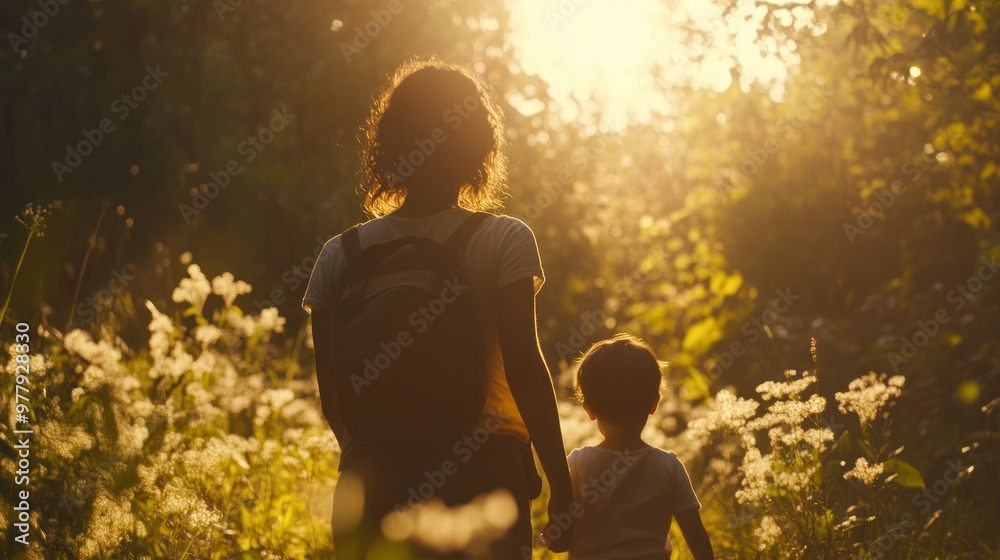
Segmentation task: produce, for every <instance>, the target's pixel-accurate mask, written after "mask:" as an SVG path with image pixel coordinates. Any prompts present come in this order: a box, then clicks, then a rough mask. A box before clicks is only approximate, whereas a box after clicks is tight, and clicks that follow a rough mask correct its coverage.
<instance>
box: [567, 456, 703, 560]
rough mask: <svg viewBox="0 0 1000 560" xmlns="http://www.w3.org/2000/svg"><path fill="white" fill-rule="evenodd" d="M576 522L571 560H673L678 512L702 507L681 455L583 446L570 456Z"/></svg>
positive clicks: (570, 553) (570, 554)
mask: <svg viewBox="0 0 1000 560" xmlns="http://www.w3.org/2000/svg"><path fill="white" fill-rule="evenodd" d="M567 460H568V462H569V473H570V477H571V478H572V480H573V501H574V502H575V503H577V504H580V505H581V506H582V507H583V513H582V515H581V516H580V517H579V518H578V519H577V520H576V522H575V523H574V529H573V547H572V548H571V549H570V552H569V558H570V560H669V559H670V553H671V552H672V550H673V547H672V546H671V544H670V538H669V536H668V534H669V532H670V522H671V519H672V518H673V517H674V516H675V515H676V514H678V513H681V512H684V511H689V510H693V509H699V508H701V503H699V502H698V498H697V496H695V494H694V489H693V488H691V480H690V478H688V474H687V471H686V470H685V469H684V465H683V464H681V462H680V460H679V459H678V458H677V455H675V454H673V453H672V452H669V451H663V450H662V449H657V448H655V447H646V448H643V449H641V450H639V451H629V452H624V451H611V450H608V449H604V448H601V447H596V446H592V447H581V448H580V449H576V450H574V451H573V452H572V453H570V454H569V458H568V459H567Z"/></svg>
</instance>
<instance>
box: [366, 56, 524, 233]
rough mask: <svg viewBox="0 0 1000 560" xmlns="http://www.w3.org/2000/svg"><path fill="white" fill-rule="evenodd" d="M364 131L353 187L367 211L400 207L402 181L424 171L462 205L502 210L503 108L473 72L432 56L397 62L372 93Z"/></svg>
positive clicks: (403, 195) (403, 190)
mask: <svg viewBox="0 0 1000 560" xmlns="http://www.w3.org/2000/svg"><path fill="white" fill-rule="evenodd" d="M362 133H363V140H364V143H365V145H364V147H363V149H362V151H361V169H360V178H361V184H360V186H359V190H360V191H361V193H362V194H364V196H365V202H364V208H365V211H366V212H367V213H368V214H369V215H370V216H372V217H378V216H384V215H386V214H388V213H390V212H392V211H393V210H395V209H396V208H398V207H399V206H401V205H402V203H403V201H404V200H405V198H406V194H407V191H406V189H407V187H408V185H407V184H406V180H405V179H406V178H408V177H413V178H416V177H417V176H421V175H424V174H425V173H435V180H434V181H432V183H434V184H440V183H442V182H444V183H448V184H449V185H450V186H459V185H460V186H461V188H460V191H459V205H460V206H462V207H463V208H467V209H469V210H482V211H495V210H500V209H502V208H503V203H502V198H503V196H504V194H505V189H506V179H507V167H506V164H507V159H506V156H505V155H504V150H503V147H504V133H503V112H502V111H501V110H500V108H499V106H497V105H496V104H494V103H493V101H492V100H491V99H490V90H489V87H488V86H487V85H486V84H485V83H484V82H483V80H482V79H481V78H480V77H479V76H478V75H476V74H474V73H473V72H470V71H468V70H466V69H465V68H463V67H461V66H458V65H455V64H450V63H447V62H443V61H441V60H438V59H433V58H432V59H429V60H423V59H414V60H411V61H408V62H405V63H403V64H402V65H400V66H399V67H398V68H397V69H396V72H395V73H394V75H393V76H392V77H391V79H390V82H389V83H388V84H387V85H386V86H385V87H384V88H382V89H381V90H380V91H379V92H378V93H377V94H376V95H375V98H374V100H373V102H372V106H371V113H370V114H369V116H368V119H367V122H366V123H365V125H364V126H363V127H362ZM432 170H434V171H432Z"/></svg>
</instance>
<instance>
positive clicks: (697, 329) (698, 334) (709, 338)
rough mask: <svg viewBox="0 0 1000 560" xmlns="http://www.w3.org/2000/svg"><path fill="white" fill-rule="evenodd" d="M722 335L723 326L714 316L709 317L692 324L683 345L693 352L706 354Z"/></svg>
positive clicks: (686, 349) (685, 348)
mask: <svg viewBox="0 0 1000 560" xmlns="http://www.w3.org/2000/svg"><path fill="white" fill-rule="evenodd" d="M721 337H722V328H721V327H720V326H719V322H718V321H716V320H715V318H714V317H708V318H706V319H704V320H702V321H699V322H697V323H695V324H694V325H691V328H690V329H688V332H687V334H685V335H684V342H682V343H681V346H682V347H683V348H684V350H685V351H687V352H691V353H692V354H704V353H705V352H707V351H708V349H709V348H711V347H712V345H713V344H715V343H716V342H717V341H718V340H719V339H720V338H721Z"/></svg>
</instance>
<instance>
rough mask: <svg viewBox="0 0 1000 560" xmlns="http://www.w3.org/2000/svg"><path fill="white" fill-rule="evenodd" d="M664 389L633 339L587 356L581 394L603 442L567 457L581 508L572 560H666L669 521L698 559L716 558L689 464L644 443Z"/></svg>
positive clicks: (600, 346)
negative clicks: (645, 429) (644, 433)
mask: <svg viewBox="0 0 1000 560" xmlns="http://www.w3.org/2000/svg"><path fill="white" fill-rule="evenodd" d="M660 382H661V376H660V366H659V363H658V362H657V360H656V356H655V355H654V354H653V351H652V350H651V349H650V347H649V346H648V345H647V344H646V343H645V342H643V341H642V340H640V339H639V338H636V337H634V336H631V335H627V334H619V335H615V336H614V337H613V338H611V339H608V340H603V341H601V342H598V343H596V344H594V345H593V346H592V347H591V348H590V349H589V350H587V352H586V354H584V357H583V360H582V361H581V362H580V367H579V370H578V372H577V376H576V386H577V392H578V394H579V395H580V396H581V397H582V399H583V408H584V409H585V410H586V411H587V414H588V415H589V416H590V419H591V420H595V419H596V420H597V426H598V427H599V428H600V430H601V434H602V435H603V436H604V441H602V442H601V443H600V444H598V445H595V446H590V447H582V448H580V449H577V450H575V451H573V452H572V453H570V455H569V469H570V476H571V478H572V481H573V498H574V504H575V505H576V504H578V505H579V506H582V507H576V508H575V513H574V514H573V517H575V518H576V520H575V521H574V523H573V529H572V535H573V536H572V545H571V547H570V550H569V558H570V560H604V559H609V560H610V559H615V560H621V559H636V560H638V559H642V560H647V559H648V560H653V559H657V560H659V559H664V560H668V559H669V558H670V553H671V550H672V547H671V545H670V540H669V538H668V536H667V535H668V533H669V531H670V521H671V518H674V519H677V524H678V525H679V526H680V528H681V533H682V534H683V535H684V539H685V541H687V544H688V548H690V549H691V552H692V554H694V558H695V559H696V560H704V559H712V558H714V557H715V556H714V554H713V552H712V544H711V543H710V542H709V540H708V534H707V533H706V532H705V527H704V525H702V522H701V516H700V515H699V513H698V510H699V508H700V507H701V504H700V503H699V502H698V498H697V497H696V496H695V494H694V490H693V489H692V488H691V481H690V479H689V478H688V474H687V471H686V470H685V469H684V465H682V464H681V462H680V460H678V459H677V456H676V455H674V454H673V453H671V452H669V451H663V450H661V449H657V448H655V447H651V446H650V445H648V444H647V443H645V442H644V441H643V440H642V437H641V434H642V428H643V426H645V425H646V417H647V416H648V415H650V414H652V413H653V412H654V411H655V410H656V406H657V404H658V403H659V401H660Z"/></svg>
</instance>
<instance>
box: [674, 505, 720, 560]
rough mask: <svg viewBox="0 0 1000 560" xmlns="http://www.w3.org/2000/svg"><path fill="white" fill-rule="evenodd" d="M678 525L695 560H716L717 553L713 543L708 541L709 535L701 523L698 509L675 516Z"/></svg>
mask: <svg viewBox="0 0 1000 560" xmlns="http://www.w3.org/2000/svg"><path fill="white" fill-rule="evenodd" d="M674 518H675V519H677V525H678V526H680V528H681V534H682V535H684V541H685V542H686V543H687V545H688V549H690V550H691V554H692V555H693V556H694V560H715V552H713V551H712V543H711V541H709V540H708V533H707V532H706V531H705V525H703V524H702V522H701V514H700V513H698V510H696V509H689V510H687V511H682V512H681V513H678V514H677V515H676V516H674Z"/></svg>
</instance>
